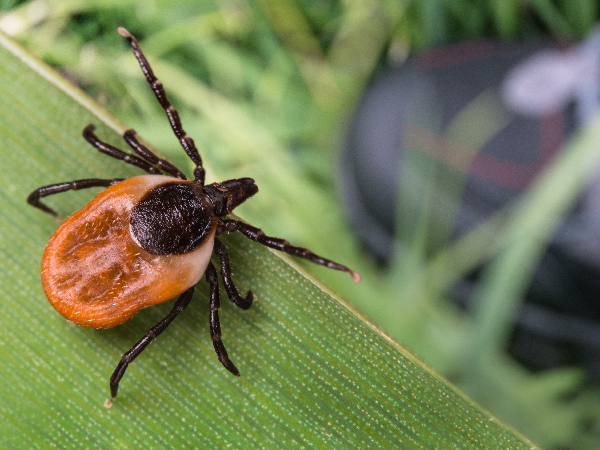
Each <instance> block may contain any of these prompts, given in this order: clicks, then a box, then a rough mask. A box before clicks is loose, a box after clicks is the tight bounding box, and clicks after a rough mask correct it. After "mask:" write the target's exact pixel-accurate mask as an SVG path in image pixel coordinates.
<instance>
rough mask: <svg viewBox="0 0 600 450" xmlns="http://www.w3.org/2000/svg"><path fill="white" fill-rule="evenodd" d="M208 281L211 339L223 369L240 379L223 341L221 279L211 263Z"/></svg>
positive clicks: (207, 276)
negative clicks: (220, 312) (220, 308)
mask: <svg viewBox="0 0 600 450" xmlns="http://www.w3.org/2000/svg"><path fill="white" fill-rule="evenodd" d="M206 281H208V284H209V286H210V317H209V321H210V337H211V338H212V341H213V346H214V347H215V352H216V353H217V357H218V358H219V361H221V364H223V367H225V368H226V369H227V370H229V371H230V372H231V373H232V374H234V375H235V376H236V377H239V376H240V371H239V370H238V369H237V367H235V365H234V364H233V363H232V362H231V360H230V359H229V356H228V355H227V350H225V346H224V345H223V341H222V340H221V322H220V320H219V307H220V306H221V305H220V301H219V279H218V278H217V269H215V266H213V264H212V263H211V262H209V263H208V267H207V268H206Z"/></svg>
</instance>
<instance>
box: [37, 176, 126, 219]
mask: <svg viewBox="0 0 600 450" xmlns="http://www.w3.org/2000/svg"><path fill="white" fill-rule="evenodd" d="M121 181H123V179H122V178H114V179H112V180H102V179H98V178H87V179H85V180H75V181H67V182H65V183H57V184H50V185H48V186H42V187H40V188H37V189H36V190H35V191H33V192H32V193H31V194H29V196H28V197H27V203H29V204H30V205H31V206H35V207H36V208H39V209H41V210H42V211H44V212H47V213H48V214H51V215H53V216H57V214H56V211H54V210H53V209H52V208H49V207H48V206H46V205H44V204H43V203H41V202H40V199H41V198H43V197H48V196H49V195H54V194H60V193H61V192H66V191H78V190H80V189H87V188H91V187H109V186H112V185H113V184H117V183H120V182H121Z"/></svg>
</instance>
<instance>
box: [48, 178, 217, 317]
mask: <svg viewBox="0 0 600 450" xmlns="http://www.w3.org/2000/svg"><path fill="white" fill-rule="evenodd" d="M172 181H177V182H181V180H177V179H175V178H171V177H167V176H162V175H141V176H137V177H133V178H129V179H127V180H125V181H122V182H120V183H118V184H116V185H114V186H111V187H109V188H108V189H106V190H105V191H103V192H101V193H100V194H98V195H97V196H96V197H95V198H94V199H93V200H92V201H91V202H90V203H88V204H87V205H86V206H84V207H83V208H82V209H80V210H79V211H77V212H76V213H75V214H73V215H72V216H71V217H69V218H68V219H67V220H66V221H65V222H64V223H63V224H62V225H61V226H60V227H59V228H58V229H57V230H56V231H55V232H54V234H53V235H52V237H51V238H50V240H49V241H48V244H47V245H46V248H45V250H44V255H43V257H42V284H43V287H44V291H45V293H46V297H47V298H48V300H49V301H50V303H51V304H52V306H53V307H54V308H55V309H56V310H57V311H58V312H59V313H60V314H61V315H63V316H64V317H65V318H66V319H68V320H70V321H71V322H75V323H77V324H78V325H82V326H86V327H91V328H108V327H112V326H115V325H118V324H120V323H123V322H125V321H126V320H127V319H129V318H130V317H131V316H133V315H134V314H135V313H136V312H137V311H139V310H140V309H142V308H145V307H147V306H150V305H154V304H157V303H161V302H164V301H167V300H170V299H172V298H174V297H176V296H178V295H179V294H181V293H183V292H184V291H185V290H187V289H188V288H189V287H191V286H193V285H194V284H196V283H197V282H198V281H199V280H200V278H201V277H202V275H203V273H204V271H205V270H206V266H207V265H208V262H209V261H210V255H211V254H212V250H213V241H214V239H213V238H214V234H215V231H216V225H217V220H216V219H215V222H214V226H213V228H212V231H211V233H209V235H208V236H207V238H206V239H205V240H204V242H203V243H202V244H201V245H200V246H199V247H198V248H197V249H196V250H194V251H192V252H189V253H186V254H183V255H164V256H162V255H152V254H150V253H148V252H147V251H145V250H144V249H142V248H141V247H140V246H139V245H138V244H137V243H136V242H135V240H134V239H133V238H132V236H131V233H130V229H129V218H130V215H131V210H132V208H133V207H134V206H135V205H136V204H137V202H138V201H139V200H140V199H141V198H142V197H143V196H144V195H145V194H146V193H147V192H148V191H149V190H150V189H152V188H153V187H155V186H158V185H160V184H163V183H165V182H172Z"/></svg>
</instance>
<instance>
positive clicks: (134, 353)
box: [110, 286, 195, 398]
mask: <svg viewBox="0 0 600 450" xmlns="http://www.w3.org/2000/svg"><path fill="white" fill-rule="evenodd" d="M194 287H195V286H192V287H191V288H189V289H188V290H187V291H185V292H184V293H183V294H181V295H180V296H179V298H178V299H177V302H175V306H174V307H173V309H172V310H171V312H170V313H169V314H168V315H167V317H165V318H164V319H163V320H161V321H160V322H158V323H157V324H156V325H154V326H153V327H152V328H151V329H150V331H148V333H147V334H146V336H144V337H143V338H142V339H140V340H139V341H138V342H137V344H135V345H134V346H133V347H131V348H130V349H129V351H127V352H126V353H125V354H124V355H123V357H122V358H121V361H120V362H119V364H118V365H117V367H116V368H115V371H114V372H113V374H112V376H111V377H110V395H111V396H112V398H115V397H116V396H117V392H118V390H119V382H120V381H121V378H123V375H125V371H126V370H127V366H128V365H129V364H130V363H131V362H132V361H133V360H134V359H135V358H137V357H138V356H139V355H140V353H142V352H143V351H144V349H145V348H146V347H148V344H150V342H152V341H153V340H154V339H156V338H157V337H158V336H159V335H160V334H161V333H162V332H163V331H165V329H166V328H167V327H168V326H169V325H170V324H171V322H173V320H175V318H176V317H177V316H178V315H179V314H180V313H181V312H182V311H183V310H184V309H185V308H186V306H187V305H189V304H190V301H191V300H192V294H193V293H194Z"/></svg>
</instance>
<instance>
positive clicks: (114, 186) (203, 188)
mask: <svg viewBox="0 0 600 450" xmlns="http://www.w3.org/2000/svg"><path fill="white" fill-rule="evenodd" d="M118 32H119V34H120V35H121V36H123V37H124V38H126V39H127V40H128V41H129V43H130V45H131V48H132V49H133V54H134V55H135V57H136V58H137V60H138V62H139V64H140V67H141V68H142V71H143V73H144V75H145V77H146V80H147V81H148V84H149V85H150V87H151V89H152V91H153V92H154V95H155V96H156V99H157V100H158V102H159V103H160V105H161V107H162V108H163V109H164V111H165V113H166V114H167V118H168V119H169V123H170V124H171V128H172V130H173V132H174V133H175V136H176V137H177V139H178V140H179V143H180V144H181V146H182V147H183V149H184V150H185V152H186V153H187V155H188V156H189V158H190V159H191V160H192V162H193V163H194V165H195V169H194V179H193V181H191V180H188V179H187V178H186V176H185V175H184V174H183V172H182V171H181V170H180V169H178V168H177V167H176V166H174V165H173V164H171V163H169V162H168V161H166V160H164V159H161V158H159V157H157V156H156V155H155V154H154V153H152V152H151V151H150V150H149V149H148V148H146V147H145V146H144V145H142V144H141V143H140V142H139V141H138V139H137V138H136V133H135V131H134V130H131V129H130V130H127V131H125V133H124V134H123V139H124V140H125V142H126V143H127V144H128V145H129V147H131V149H132V150H133V151H134V153H135V155H134V154H130V153H125V152H123V151H121V150H119V149H118V148H116V147H113V146H112V145H110V144H107V143H106V142H103V141H102V140H100V139H99V138H98V137H97V136H96V135H95V134H94V126H93V125H88V126H87V127H85V129H84V130H83V137H84V138H85V140H86V141H88V142H89V143H90V144H91V145H92V146H93V147H94V148H95V149H97V150H98V151H100V152H102V153H104V154H106V155H108V156H111V157H113V158H116V159H120V160H122V161H123V162H125V163H127V164H131V165H134V166H137V167H139V168H140V169H142V170H144V171H145V172H147V175H139V176H135V177H132V178H128V179H119V178H115V179H97V178H87V179H83V180H75V181H69V182H65V183H58V184H51V185H48V186H43V187H40V188H38V189H36V190H35V191H33V192H32V193H31V194H30V195H29V197H28V198H27V202H28V203H29V204H30V205H32V206H35V207H36V208H39V209H41V210H42V211H44V212H46V213H49V214H51V215H53V216H56V215H57V214H56V212H55V211H54V210H52V209H51V208H49V207H48V206H47V205H45V204H43V203H41V201H40V200H41V199H42V198H43V197H47V196H49V195H53V194H58V193H60V192H65V191H69V190H78V189H87V188H91V187H105V188H106V189H105V190H104V191H102V192H101V193H100V194H98V195H97V196H96V197H94V198H93V199H92V200H91V201H90V202H89V203H88V204H87V205H85V206H84V207H83V208H82V209H80V210H79V211H77V212H76V213H74V214H73V215H72V216H70V217H69V218H68V219H67V220H65V221H64V222H63V223H62V225H60V227H59V228H58V229H57V230H56V231H55V232H54V234H53V235H52V236H51V237H50V240H49V241H48V244H47V245H46V247H45V249H44V254H43V256H42V285H43V288H44V292H45V294H46V297H47V298H48V300H49V301H50V303H51V304H52V306H53V307H54V308H55V309H56V310H57V311H58V312H59V313H60V314H61V315H62V316H64V317H65V318H66V319H67V320H69V321H71V322H74V323H76V324H78V325H81V326H85V327H90V328H108V327H113V326H115V325H119V324H121V323H123V322H125V321H126V320H128V319H129V318H130V317H132V316H133V315H134V314H135V313H136V312H137V311H139V310H140V309H142V308H146V307H148V306H151V305H155V304H158V303H162V302H165V301H167V300H170V299H172V298H175V297H177V296H179V298H178V299H177V301H176V302H175V305H174V307H173V309H172V310H171V312H170V313H169V314H168V315H167V316H166V317H165V318H164V319H163V320H161V321H160V322H159V323H158V324H156V325H155V326H154V327H153V328H151V329H150V330H149V331H148V333H147V334H146V335H145V336H144V337H143V338H142V339H140V340H139V341H138V342H137V343H136V344H135V345H134V346H133V347H131V349H130V350H128V351H127V352H125V354H124V355H123V357H122V358H121V361H120V362H119V364H118V365H117V367H116V369H115V370H114V372H113V374H112V376H111V378H110V392H111V396H112V398H113V399H114V398H115V397H116V396H117V392H118V389H119V382H120V381H121V379H122V378H123V375H124V374H125V371H126V370H127V366H128V365H129V364H130V363H131V362H132V361H133V360H134V359H135V358H136V357H138V356H139V355H140V353H142V351H143V350H144V349H145V348H146V347H147V346H148V344H149V343H150V342H152V340H153V339H155V338H156V337H157V336H159V335H160V334H161V333H162V332H163V331H164V330H165V329H166V328H167V327H168V326H169V325H170V324H171V322H173V320H174V319H175V318H176V317H177V316H178V315H179V314H180V313H181V312H182V311H183V310H184V309H185V308H186V306H187V305H188V304H189V303H190V301H191V299H192V294H193V292H194V288H195V286H196V284H197V283H198V282H199V281H200V279H201V278H202V276H203V275H205V276H206V280H207V282H208V285H209V288H210V296H209V298H210V300H209V308H210V315H209V321H210V335H211V338H212V342H213V345H214V348H215V352H216V353H217V357H218V359H219V361H220V362H221V364H223V366H224V367H225V368H226V369H227V370H228V371H229V372H231V373H232V374H233V375H235V376H239V375H240V372H239V371H238V369H237V368H236V366H235V365H234V364H233V363H232V362H231V360H230V359H229V356H228V355H227V351H226V350H225V346H224V345H223V342H222V340H221V327H220V323H219V304H220V303H219V284H218V278H217V277H218V272H217V269H216V268H215V266H214V265H213V263H212V262H211V256H212V255H213V253H214V254H216V256H217V257H218V260H219V271H220V273H221V278H222V279H223V285H224V287H225V291H226V292H227V295H228V297H229V299H230V300H231V301H232V302H233V303H234V304H235V305H237V306H239V307H240V308H242V309H248V308H250V306H251V305H252V301H253V299H254V295H253V294H252V292H251V291H248V292H247V293H246V295H245V296H241V295H240V294H239V293H238V291H237V289H236V287H235V285H234V283H233V280H232V278H231V268H230V265H229V257H228V255H227V251H226V249H225V246H224V245H223V244H222V243H221V241H220V240H219V239H218V236H219V235H221V234H222V233H224V232H233V231H238V232H240V233H242V234H243V235H244V236H246V237H247V238H249V239H251V240H253V241H255V242H258V243H259V244H262V245H265V246H267V247H270V248H273V249H276V250H280V251H283V252H285V253H288V254H290V255H293V256H299V257H301V258H304V259H307V260H309V261H312V262H314V263H316V264H320V265H323V266H325V267H328V268H330V269H335V270H340V271H343V272H348V273H349V274H350V275H351V276H352V279H353V280H354V281H356V282H358V281H360V278H361V277H360V274H358V273H357V272H355V271H353V270H351V269H349V268H348V267H346V266H344V265H341V264H338V263H336V262H333V261H331V260H328V259H325V258H322V257H320V256H318V255H316V254H314V253H312V252H311V251H310V250H308V249H306V248H302V247H295V246H292V245H290V243H289V242H287V241H286V240H284V239H280V238H276V237H271V236H266V235H265V234H264V233H263V232H262V231H261V230H260V229H259V228H256V227H253V226H252V225H248V224H247V223H245V222H242V221H239V220H233V219H227V218H226V217H227V216H228V215H229V214H231V212H232V211H233V210H234V209H235V208H236V207H237V206H238V205H240V204H241V203H243V202H244V201H246V200H247V199H249V198H250V197H252V196H253V195H254V194H256V193H257V192H258V187H257V186H256V184H255V183H254V180H253V179H252V178H238V179H234V180H227V181H223V182H220V183H216V182H215V183H211V184H208V185H205V183H204V178H205V172H204V168H203V167H202V158H201V157H200V154H199V152H198V150H197V148H196V146H195V145H194V140H193V139H192V138H191V137H189V136H188V135H187V134H186V132H185V131H184V129H183V127H182V125H181V121H180V119H179V114H178V112H177V110H176V109H175V108H174V107H173V106H172V105H171V102H170V101H169V100H168V98H167V95H166V93H165V90H164V89H163V86H162V83H161V82H160V81H159V80H158V79H157V78H156V76H155V75H154V72H153V71H152V68H151V67H150V64H149V63H148V60H147V59H146V57H145V56H144V54H143V53H142V50H141V48H140V46H139V44H138V42H137V40H136V39H135V37H133V36H132V35H131V34H130V33H129V32H128V31H127V30H125V29H124V28H119V29H118Z"/></svg>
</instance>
